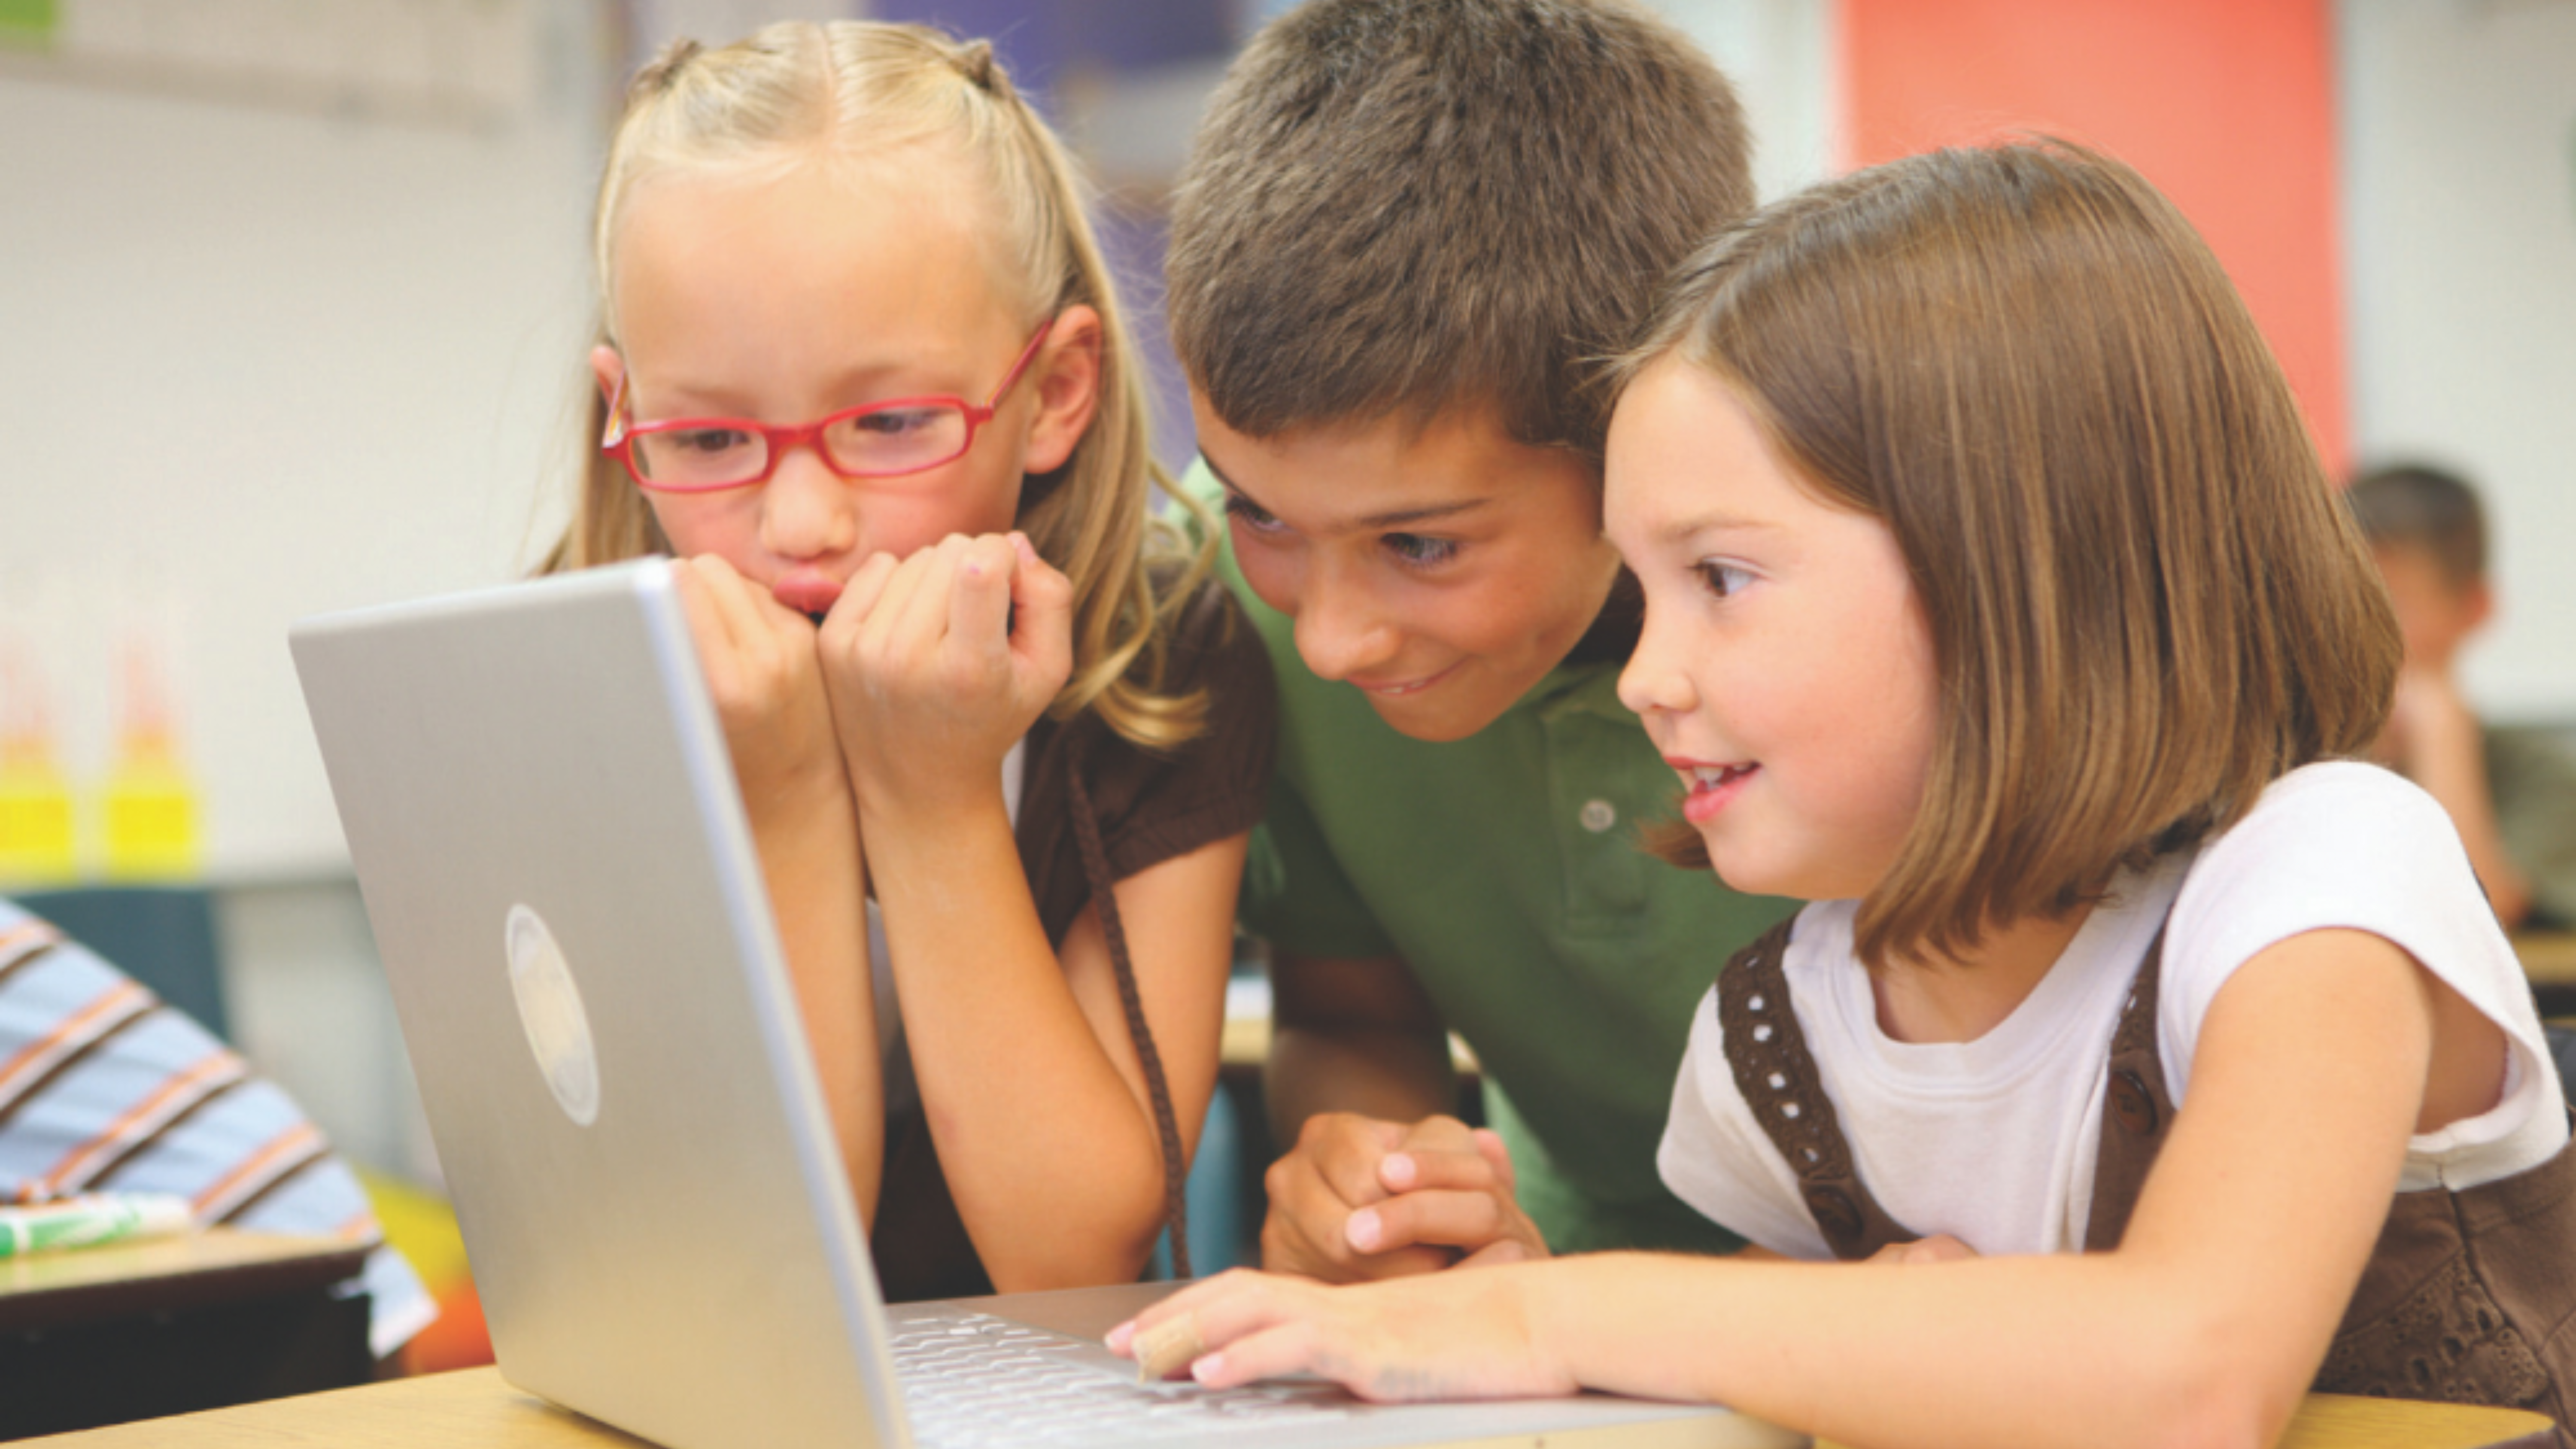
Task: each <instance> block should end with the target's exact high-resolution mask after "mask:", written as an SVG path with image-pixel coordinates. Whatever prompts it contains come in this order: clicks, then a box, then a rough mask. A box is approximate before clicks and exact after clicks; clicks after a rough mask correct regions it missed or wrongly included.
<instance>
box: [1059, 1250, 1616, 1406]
mask: <svg viewBox="0 0 2576 1449" xmlns="http://www.w3.org/2000/svg"><path fill="white" fill-rule="evenodd" d="M1529 1282H1530V1280H1529V1278H1528V1275H1527V1274H1526V1273H1522V1272H1509V1273H1443V1274H1440V1275H1438V1276H1436V1277H1431V1278H1420V1277H1416V1278H1407V1279H1401V1280H1397V1281H1393V1282H1386V1283H1366V1284H1358V1285H1354V1286H1348V1287H1325V1286H1323V1285H1321V1284H1316V1283H1310V1282H1306V1281H1304V1280H1302V1279H1298V1278H1283V1277H1273V1276H1271V1275H1268V1274H1263V1273H1252V1272H1246V1271H1244V1270H1241V1269H1237V1270H1236V1271H1234V1272H1230V1273H1226V1274H1223V1275H1221V1276H1219V1277H1215V1278H1211V1279H1209V1280H1207V1281H1206V1282H1203V1283H1197V1284H1193V1285H1191V1286H1190V1287H1188V1288H1185V1289H1182V1290H1181V1291H1180V1292H1178V1293H1175V1294H1173V1295H1172V1296H1171V1297H1169V1298H1166V1299H1164V1300H1162V1301H1161V1302H1159V1303H1156V1304H1155V1305H1154V1306H1153V1307H1151V1308H1148V1309H1146V1310H1145V1311H1144V1312H1143V1313H1140V1314H1138V1315H1137V1316H1136V1318H1135V1319H1134V1320H1133V1321H1131V1322H1128V1323H1122V1324H1120V1325H1118V1326H1117V1327H1116V1328H1113V1329H1111V1330H1110V1331H1109V1338H1108V1343H1109V1348H1110V1351H1111V1352H1113V1353H1120V1354H1127V1355H1130V1356H1133V1354H1134V1352H1135V1348H1136V1343H1137V1340H1138V1339H1139V1337H1140V1336H1143V1335H1146V1334H1148V1333H1151V1332H1152V1331H1153V1330H1155V1329H1157V1328H1159V1327H1162V1326H1163V1325H1166V1324H1172V1323H1176V1322H1181V1321H1186V1322H1187V1325H1188V1327H1187V1328H1186V1329H1183V1330H1181V1331H1180V1332H1179V1333H1178V1334H1177V1335H1173V1336H1176V1337H1178V1338H1180V1339H1182V1340H1185V1341H1186V1340H1188V1339H1190V1338H1192V1337H1195V1339H1196V1347H1198V1348H1199V1349H1200V1350H1201V1352H1199V1353H1198V1354H1197V1355H1196V1356H1195V1357H1194V1359H1193V1360H1192V1361H1191V1362H1190V1364H1189V1366H1188V1372H1189V1376H1190V1377H1191V1378H1194V1379H1196V1380H1198V1381H1199V1382H1200V1383H1202V1384H1204V1385H1206V1386H1208V1387H1209V1388H1232V1387H1235V1386H1237V1385H1241V1384H1247V1383H1251V1382H1253V1381H1254V1380H1256V1379H1265V1378H1276V1377H1279V1376H1281V1375H1283V1374H1292V1373H1312V1374H1319V1375H1321V1376H1323V1377H1325V1378H1328V1379H1332V1380H1335V1381H1336V1382H1338V1383H1341V1384H1343V1385H1344V1386H1346V1387H1348V1388H1349V1389H1350V1391H1351V1392H1352V1393H1355V1394H1357V1395H1359V1396H1360V1397H1361V1398H1364V1399H1374V1400H1379V1401H1389V1400H1416V1399H1501V1398H1534V1397H1540V1396H1545V1395H1558V1394H1571V1393H1573V1392H1574V1391H1575V1389H1576V1388H1577V1384H1576V1383H1575V1380H1574V1376H1573V1375H1572V1373H1570V1372H1569V1371H1568V1370H1567V1369H1566V1367H1565V1366H1564V1365H1563V1364H1562V1363H1559V1362H1557V1361H1556V1359H1555V1356H1554V1355H1553V1354H1551V1353H1550V1352H1549V1351H1548V1350H1547V1347H1546V1342H1545V1335H1544V1334H1543V1333H1542V1332H1541V1330H1540V1325H1539V1324H1538V1322H1537V1316H1538V1315H1537V1314H1536V1312H1535V1311H1534V1300H1533V1296H1532V1295H1531V1294H1530V1293H1529V1292H1528V1291H1526V1290H1527V1287H1528V1284H1529ZM1156 1337H1157V1338H1158V1339H1159V1338H1162V1337H1164V1335H1156Z"/></svg>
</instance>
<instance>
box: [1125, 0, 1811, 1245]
mask: <svg viewBox="0 0 2576 1449" xmlns="http://www.w3.org/2000/svg"><path fill="white" fill-rule="evenodd" d="M1752 200H1753V187H1752V181H1751V176H1750V171H1749V163H1748V160H1747V155H1746V140H1745V135H1744V125H1743V120H1742V117H1741V114H1740V113H1739V111H1738V109H1737V106H1736V103H1735V100H1734V97H1733V95H1732V93H1731V92H1730V90H1729V89H1728V87H1727V84H1726V81H1725V79H1724V78H1723V77H1722V76H1720V75H1719V74H1718V72H1717V70H1716V69H1715V67H1714V66H1712V65H1711V64H1710V63H1709V61H1708V60H1707V58H1706V57H1705V56H1703V55H1701V54H1700V53H1699V52H1698V51H1696V50H1695V49H1693V48H1692V46H1691V45H1690V44H1689V42H1688V41H1686V40H1684V39H1683V38H1682V37H1681V36H1680V35H1679V34H1677V33H1676V32H1674V31H1673V30H1671V29H1670V28H1669V27H1668V26H1666V25H1665V24H1663V23H1662V22H1660V21H1658V20H1656V19H1655V18H1653V17H1652V16H1651V15H1648V14H1647V13H1645V12H1643V11H1640V10H1637V9H1634V8H1631V7H1629V6H1627V5H1624V4H1619V3H1614V0H1597V3H1586V0H1309V3H1307V4H1305V5H1303V6H1300V7H1299V8H1297V9H1295V10H1293V11H1291V12H1289V13H1288V14H1287V15H1285V16H1283V17H1282V18H1280V19H1279V20H1277V21H1275V22H1273V23H1272V24H1271V25H1270V26H1268V27H1267V28H1266V29H1264V30H1263V31H1262V33H1261V34H1260V35H1259V36H1257V37H1256V38H1255V39H1254V40H1253V42H1252V44H1251V45H1250V46H1249V47H1248V48H1247V49H1246V50H1245V52H1244V54H1243V56H1242V57H1241V58H1240V60H1238V61H1237V63H1236V64H1235V66H1234V67H1233V69H1232V71H1231V72H1229V74H1228V75H1227V77H1226V80H1225V82H1224V84H1223V86H1222V87H1221V88H1220V89H1219V91H1218V93H1217V95H1216V97H1215V99H1214V101H1213V102H1212V104H1211V106H1210V110H1209V114H1208V117H1207V119H1206V121H1205V122H1204V123H1203V125H1202V129H1201V130H1200V132H1199V135H1198V138H1197V140H1196V142H1195V144H1194V147H1193V150H1192V153H1191V157H1190V160H1189V163H1188V166H1187V168H1186V169H1185V170H1184V172H1183V175H1182V180H1181V185H1180V188H1179V191H1178V193H1177V195H1176V197H1175V200H1174V208H1173V223H1172V243H1171V255H1170V262H1169V283H1170V296H1169V309H1170V313H1171V317H1172V324H1173V331H1174V335H1175V341H1176V343H1177V345H1178V348H1179V351H1180V355H1181V359H1182V362H1183V364H1184V365H1185V367H1186V368H1187V369H1188V372H1189V376H1190V382H1191V393H1192V410H1193V413H1194V414H1195V416H1196V419H1197V424H1198V436H1199V444H1200V452H1201V455H1202V462H1201V465H1200V466H1199V467H1197V468H1194V469H1193V470H1192V473H1191V479H1190V483H1191V486H1192V487H1193V488H1195V489H1197V490H1198V491H1199V493H1200V495H1201V496H1202V497H1204V498H1206V499H1208V500H1210V501H1211V502H1214V503H1217V504H1219V505H1220V506H1222V507H1223V508H1224V510H1225V511H1226V514H1227V515H1228V528H1227V532H1228V534H1229V539H1228V545H1229V546H1228V548H1227V549H1226V551H1225V554H1224V557H1223V559H1222V561H1221V564H1220V567H1221V569H1222V570H1223V572H1224V575H1225V577H1226V579H1227V581H1228V583H1229V584H1230V585H1232V586H1233V588H1234V589H1235V591H1236V592H1237V594H1238V595H1240V596H1241V597H1242V599H1243V601H1244V603H1245V605H1246V607H1247V609H1248V610H1249V611H1250V612H1251V614H1252V616H1253V617H1254V619H1255V620H1256V621H1257V622H1258V624H1259V626H1260V627H1261V629H1262V630H1263V632H1264V635H1265V637H1266V639H1267V642H1268V644H1269V647H1270V656H1271V660H1272V663H1273V666H1274V668H1276V669H1277V671H1278V675H1279V694H1280V709H1281V723H1280V737H1279V746H1280V754H1279V765H1278V772H1277V776H1276V781H1275V784H1274V786H1273V790H1272V797H1271V805H1270V811H1269V815H1268V818H1267V821H1266V823H1265V825H1264V828H1263V833H1262V835H1261V836H1260V837H1258V838H1257V841H1256V847H1255V850H1256V858H1255V861H1254V863H1253V865H1252V867H1251V868H1250V870H1249V873H1248V879H1247V881H1246V891H1245V895H1244V903H1243V906H1242V911H1243V917H1244V920H1245V922H1246V924H1247V926H1248V927H1249V928H1251V929H1252V930H1254V931H1255V932H1256V933H1258V934H1260V935H1262V936H1263V937H1265V938H1267V939H1268V941H1269V942H1270V945H1271V948H1272V964H1271V980H1272V988H1273V1001H1274V1006H1273V1012H1274V1017H1273V1021H1274V1037H1273V1046H1272V1049H1271V1057H1270V1063H1269V1070H1268V1075H1267V1088H1268V1093H1269V1099H1270V1103H1271V1111H1272V1118H1273V1122H1274V1125H1275V1127H1276V1128H1277V1130H1278V1132H1279V1134H1280V1140H1281V1141H1283V1142H1286V1141H1293V1142H1294V1143H1295V1144H1296V1145H1295V1146H1294V1148H1293V1149H1292V1150H1290V1151H1289V1153H1288V1154H1287V1155H1286V1156H1285V1157H1283V1158H1281V1159H1280V1161H1279V1162H1278V1163H1277V1164H1276V1165H1274V1166H1273V1167H1272V1168H1271V1170H1270V1174H1269V1178H1268V1186H1269V1196H1270V1216H1269V1219H1268V1221H1267V1223H1266V1224H1265V1225H1264V1228H1263V1233H1262V1241H1263V1253H1264V1258H1265V1261H1266V1264H1267V1266H1269V1267H1271V1268H1274V1269H1282V1270H1288V1271H1298V1272H1306V1273H1311V1274H1315V1275H1317V1276H1321V1277H1325V1278H1331V1279H1352V1278H1362V1277H1376V1276H1384V1275H1388V1274H1392V1273H1399V1272H1416V1271H1423V1270H1425V1269H1429V1268H1435V1267H1441V1266H1446V1265H1447V1264H1449V1263H1451V1262H1454V1261H1457V1260H1459V1259H1460V1258H1461V1257H1462V1256H1475V1255H1483V1256H1485V1257H1507V1256H1519V1255H1525V1254H1533V1253H1540V1252H1545V1251H1548V1250H1550V1249H1553V1250H1556V1251H1568V1250H1575V1249H1594V1248H1610V1247H1673V1248H1694V1247H1696V1248H1706V1249H1723V1248H1727V1247H1731V1246H1733V1240H1732V1239H1731V1238H1729V1237H1728V1236H1727V1235H1725V1234H1724V1233H1722V1232H1720V1231H1719V1230H1718V1229H1716V1228H1715V1227H1714V1226H1712V1225H1710V1224H1709V1223H1707V1222H1705V1221H1704V1220H1702V1219H1700V1218H1699V1217H1698V1216H1697V1215H1696V1214H1694V1213H1692V1212H1691V1211H1690V1210H1689V1209H1688V1208H1686V1207H1684V1206H1683V1205H1682V1204H1681V1203H1680V1202H1679V1201H1678V1200H1677V1199H1675V1198H1673V1197H1672V1196H1671V1195H1670V1194H1669V1193H1668V1192H1667V1191H1666V1190H1665V1189H1664V1186H1663V1184H1662V1182H1661V1181H1660V1180H1659V1178H1658V1177H1657V1174H1656V1170H1655V1162H1654V1156H1655V1147H1656V1143H1657V1141H1658V1140H1659V1138H1660V1136H1661V1133H1662V1130H1663V1121H1664V1114H1665V1110H1666V1106H1667V1104H1668V1103H1669V1101H1670V1098H1671V1092H1672V1083H1673V1076H1674V1072H1675V1070H1676V1069H1677V1067H1678V1064H1679V1062H1680V1058H1681V1050H1682V1045H1683V1042H1684V1040H1685V1038H1686V1037H1687V1035H1688V1032H1689V1028H1690V1019H1691V1012H1692V1010H1693V1008H1694V1006H1695V1004H1696V1003H1697V1002H1698V1000H1699V999H1700V997H1701V995H1702V994H1703V993H1704V992H1705V991H1706V990H1707V987H1708V982H1709V980H1710V978H1711V977H1712V976H1713V975H1714V974H1715V972H1716V970H1717V968H1718V966H1719V965H1720V964H1721V963H1723V962H1724V961H1725V960H1726V959H1727V957H1728V956H1729V955H1731V954H1732V953H1733V952H1734V951H1735V950H1736V949H1737V948H1738V947H1740V946H1742V945H1744V944H1746V943H1747V942H1749V941H1750V940H1751V939H1752V938H1753V937H1754V936H1755V935H1757V934H1759V933H1760V932H1761V931H1762V930H1763V929H1764V928H1765V927H1767V926H1768V925H1769V924H1770V923H1771V922H1772V921H1774V920H1776V919H1778V918H1779V917H1780V916H1781V915H1783V914H1785V913H1786V911H1787V909H1788V906H1787V904H1786V903H1782V902H1773V901H1768V900H1755V899H1749V898H1745V897H1740V896H1736V895H1733V894H1732V893H1730V892H1728V891H1727V890H1725V889H1724V888H1723V887H1722V886H1719V885H1717V884H1716V883H1715V882H1713V881H1711V880H1710V879H1709V878H1708V877H1707V876H1706V875H1704V874H1686V873H1684V872H1681V871H1676V870H1673V869H1670V868H1668V867H1665V866H1662V865H1660V864H1658V863H1656V862H1654V861H1653V860H1651V859H1649V858H1648V857H1647V856H1645V855H1644V854H1643V853H1641V852H1640V850H1639V849H1638V848H1637V845H1636V839H1635V832H1636V829H1637V827H1638V825H1639V824H1640V823H1641V822H1643V821H1645V820H1646V819H1648V818H1650V817H1653V816H1656V815H1660V814H1668V813H1669V811H1670V802H1671V801H1672V800H1673V799H1674V798H1675V797H1676V796H1677V795H1678V794H1679V791H1680V783H1679V780H1678V777H1677V776H1676V775H1675V773H1674V772H1673V771H1672V770H1671V769H1669V768H1667V767H1666V766H1665V765H1664V764H1663V763H1662V761H1661V760H1660V759H1658V758H1657V756H1656V754H1655V751H1654V748H1653V746H1652V745H1651V744H1649V743H1648V741H1647V739H1646V736H1645V733H1644V731H1643V730H1642V729H1641V728H1640V727H1639V725H1638V723H1637V721H1636V719H1635V717H1634V716H1633V715H1631V714H1629V712H1628V711H1627V710H1625V709H1623V708H1621V707H1620V705H1619V702H1618V699H1617V697H1616V694H1615V685H1616V683H1617V677H1618V673H1619V670H1620V667H1621V666H1622V664H1623V663H1624V662H1625V660H1626V658H1627V654H1628V650H1629V648H1630V646H1631V645H1632V644H1633V643H1634V641H1635V638H1636V629H1637V619H1638V616H1637V605H1636V602H1635V596H1634V592H1633V584H1632V583H1630V582H1629V581H1627V580H1626V579H1625V576H1624V575H1623V574H1622V572H1621V570H1620V567H1619V561H1618V556H1617V554H1616V553H1615V551H1613V550H1612V549H1611V547H1610V546H1609V544H1608V543H1607V542H1605V541H1604V540H1603V539H1602V537H1601V527H1600V522H1601V520H1600V481H1601V476H1600V453H1601V441H1602V433H1603V427H1604V423H1605V419H1604V418H1603V416H1602V411H1601V409H1600V408H1599V406H1598V404H1597V402H1596V400H1595V399H1594V398H1593V397H1592V396H1591V395H1590V393H1589V391H1588V390H1587V388H1586V386H1585V363H1586V359H1588V358H1591V357H1595V356H1599V355H1602V354H1604V353H1606V352H1609V351H1611V350H1613V349H1615V348H1616V347H1617V346H1619V345H1620V344H1621V342H1622V341H1623V338H1624V334H1625V332H1626V329H1627V328H1628V326H1629V325H1630V323H1631V321H1632V319H1633V317H1634V315H1635V314H1636V312H1637V311H1638V309H1639V308H1640V307H1641V306H1642V304H1643V302H1644V300H1645V298H1646V297H1647V295H1648V293H1649V292H1650V291H1651V289H1652V288H1653V287H1654V285H1655V284H1656V282H1657V281H1658V280H1659V279H1660V278H1661V276H1662V275H1663V273H1664V272H1665V271H1666V270H1667V269H1668V268H1670V267H1671V266H1672V265H1674V264H1675V263H1676V262H1678V261H1679V260H1681V258H1682V257H1683V256H1685V255H1686V254H1687V253H1688V251H1689V250H1690V249H1691V247H1692V246H1693V245H1694V244H1695V243H1697V242H1698V241H1699V240H1701V239H1702V238H1704V237H1705V236H1707V235H1708V234H1709V233H1710V232H1711V231H1712V230H1714V229H1715V228H1716V227H1717V226H1719V225H1721V224H1722V223H1724V222H1725V221H1726V220H1728V219H1729V218H1731V217H1734V216H1736V215H1739V214H1741V213H1742V212H1744V211H1745V210H1746V209H1747V208H1749V206H1750V205H1751V203H1752ZM1450 1030H1455V1031H1456V1032H1458V1034H1459V1035H1460V1036H1462V1037H1463V1038H1464V1039H1465V1040H1466V1041H1467V1043H1468V1044H1469V1046H1471V1047H1472V1048H1473V1049H1474V1050H1475V1052H1476V1055H1477V1058H1478V1060H1479V1062H1480V1063H1481V1066H1482V1070H1483V1074H1484V1085H1485V1108H1486V1113H1487V1116H1488V1118H1489V1120H1490V1121H1491V1122H1492V1123H1493V1124H1494V1127H1495V1128H1496V1129H1498V1131H1496V1132H1478V1133H1470V1132H1469V1131H1468V1130H1467V1129H1466V1128H1465V1127H1464V1126H1462V1125H1460V1123H1459V1122H1458V1121H1457V1120H1456V1119H1454V1118H1452V1117H1449V1116H1446V1115H1443V1114H1444V1113H1445V1112H1446V1111H1447V1110H1448V1108H1449V1106H1450V1104H1452V1103H1454V1102H1455V1100H1456V1084H1455V1080H1454V1078H1453V1077H1452V1075H1451V1071H1450V1066H1449V1055H1448V1051H1447V1048H1446V1033H1447V1032H1448V1031H1450Z"/></svg>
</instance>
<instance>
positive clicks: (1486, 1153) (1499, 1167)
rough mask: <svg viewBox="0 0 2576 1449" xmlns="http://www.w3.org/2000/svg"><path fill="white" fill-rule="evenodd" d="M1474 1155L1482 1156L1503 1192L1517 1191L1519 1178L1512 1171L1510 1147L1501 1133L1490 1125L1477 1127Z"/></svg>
mask: <svg viewBox="0 0 2576 1449" xmlns="http://www.w3.org/2000/svg"><path fill="white" fill-rule="evenodd" d="M1476 1155H1477V1156H1479V1157H1482V1158H1484V1159H1485V1161H1486V1163H1487V1164H1488V1165H1490V1166H1491V1167H1492V1168H1493V1169H1494V1176H1495V1178H1496V1179H1497V1180H1498V1181H1499V1182H1501V1184H1502V1188H1503V1191H1504V1192H1506V1193H1511V1192H1516V1191H1518V1189H1519V1186H1520V1178H1519V1175H1518V1174H1517V1173H1515V1172H1513V1171H1512V1149H1511V1148H1510V1146H1508V1145H1507V1144H1505V1143H1504V1141H1503V1134H1501V1133H1500V1132H1497V1131H1495V1130H1494V1129H1493V1128H1491V1127H1479V1128H1477V1129H1476Z"/></svg>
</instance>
